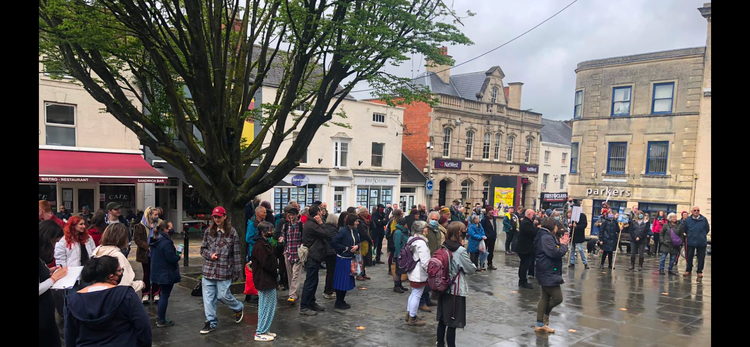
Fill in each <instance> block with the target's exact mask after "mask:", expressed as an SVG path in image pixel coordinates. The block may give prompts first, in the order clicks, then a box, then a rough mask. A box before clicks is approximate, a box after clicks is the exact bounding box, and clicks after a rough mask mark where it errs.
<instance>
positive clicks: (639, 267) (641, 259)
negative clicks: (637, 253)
mask: <svg viewBox="0 0 750 347" xmlns="http://www.w3.org/2000/svg"><path fill="white" fill-rule="evenodd" d="M638 271H643V258H638Z"/></svg>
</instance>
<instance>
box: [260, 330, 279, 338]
mask: <svg viewBox="0 0 750 347" xmlns="http://www.w3.org/2000/svg"><path fill="white" fill-rule="evenodd" d="M263 335H268V336H270V337H276V334H274V333H272V332H270V331H269V332H267V333H265V334H263Z"/></svg>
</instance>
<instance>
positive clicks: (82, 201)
mask: <svg viewBox="0 0 750 347" xmlns="http://www.w3.org/2000/svg"><path fill="white" fill-rule="evenodd" d="M59 189H60V195H58V199H57V200H58V206H60V205H65V209H66V210H67V211H68V212H70V213H71V214H73V215H77V214H80V213H81V209H82V208H83V206H88V207H89V210H90V211H92V212H96V209H97V205H96V204H95V203H94V202H95V201H96V200H95V196H96V191H97V190H98V185H97V184H96V183H73V184H64V183H60V187H59Z"/></svg>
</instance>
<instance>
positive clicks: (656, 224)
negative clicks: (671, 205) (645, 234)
mask: <svg viewBox="0 0 750 347" xmlns="http://www.w3.org/2000/svg"><path fill="white" fill-rule="evenodd" d="M664 224H667V220H666V218H665V219H662V220H659V219H657V220H655V221H654V225H653V226H652V227H651V231H652V232H654V234H658V233H660V232H661V229H662V228H663V227H664Z"/></svg>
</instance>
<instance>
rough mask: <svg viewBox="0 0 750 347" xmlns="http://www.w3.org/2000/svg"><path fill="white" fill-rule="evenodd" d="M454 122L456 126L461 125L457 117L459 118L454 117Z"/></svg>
mask: <svg viewBox="0 0 750 347" xmlns="http://www.w3.org/2000/svg"><path fill="white" fill-rule="evenodd" d="M455 124H456V126H459V125H461V118H459V119H456V121H455Z"/></svg>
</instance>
